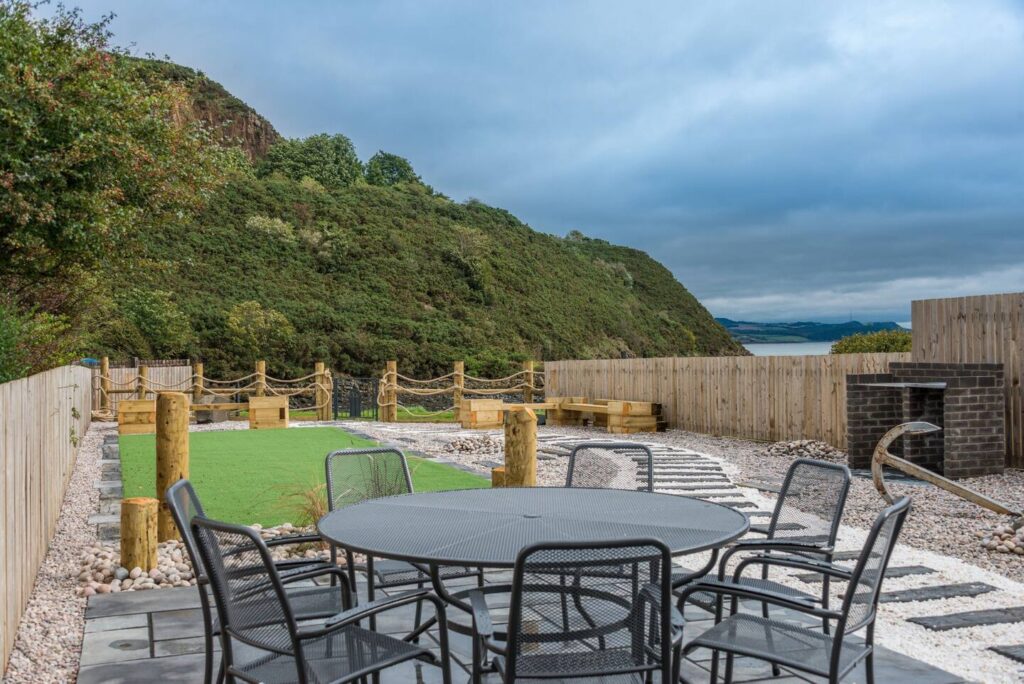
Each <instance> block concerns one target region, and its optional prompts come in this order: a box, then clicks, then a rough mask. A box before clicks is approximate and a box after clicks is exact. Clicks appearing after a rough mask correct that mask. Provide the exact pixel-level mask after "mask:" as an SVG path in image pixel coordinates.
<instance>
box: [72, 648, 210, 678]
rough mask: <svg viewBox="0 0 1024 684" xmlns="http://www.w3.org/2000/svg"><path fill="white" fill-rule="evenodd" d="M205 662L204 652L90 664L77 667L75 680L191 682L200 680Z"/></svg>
mask: <svg viewBox="0 0 1024 684" xmlns="http://www.w3.org/2000/svg"><path fill="white" fill-rule="evenodd" d="M205 662H206V658H205V656H204V655H203V654H202V653H199V654H189V655H181V656H171V657H167V658H147V659H145V660H131V661H128V662H122V663H107V664H105V665H93V666H91V667H83V668H81V669H80V670H79V672H78V684H139V683H140V682H161V684H165V683H170V684H178V683H179V682H180V683H182V684H195V682H201V681H203V664H204V663H205Z"/></svg>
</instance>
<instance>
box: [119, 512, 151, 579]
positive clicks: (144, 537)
mask: <svg viewBox="0 0 1024 684" xmlns="http://www.w3.org/2000/svg"><path fill="white" fill-rule="evenodd" d="M159 503H160V502H158V501H157V500H156V499H153V498H150V497H143V496H139V497H134V498H130V499H122V500H121V566H122V567H125V568H128V569H129V570H132V569H133V568H142V571H143V572H149V571H150V570H153V569H154V568H156V566H157V561H156V549H157V544H158V543H159V542H158V541H157V531H156V528H157V509H158V507H159Z"/></svg>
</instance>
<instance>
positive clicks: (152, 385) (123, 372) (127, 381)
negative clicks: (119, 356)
mask: <svg viewBox="0 0 1024 684" xmlns="http://www.w3.org/2000/svg"><path fill="white" fill-rule="evenodd" d="M146 372H147V374H148V375H147V383H148V384H147V387H148V389H149V391H150V392H164V391H177V392H189V391H191V389H192V366H190V365H159V366H146ZM138 374H139V369H138V368H131V367H122V368H115V367H111V369H110V384H111V388H112V389H115V390H119V389H133V388H134V387H135V384H136V381H135V378H136V377H137V376H138ZM92 387H93V405H94V406H96V407H97V408H99V406H100V371H99V369H98V368H97V369H95V370H94V371H93V378H92ZM135 398H136V396H135V395H134V394H111V395H110V410H111V412H112V413H113V414H114V415H115V416H116V415H117V407H118V405H119V404H120V403H121V400H122V399H135Z"/></svg>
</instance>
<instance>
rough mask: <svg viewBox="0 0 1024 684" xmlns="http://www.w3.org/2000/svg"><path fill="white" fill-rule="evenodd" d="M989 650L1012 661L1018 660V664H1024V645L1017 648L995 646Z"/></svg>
mask: <svg viewBox="0 0 1024 684" xmlns="http://www.w3.org/2000/svg"><path fill="white" fill-rule="evenodd" d="M989 650H990V651H995V652H996V653H998V654H999V655H1001V656H1006V657H1007V658H1009V659H1010V660H1016V661H1017V662H1018V663H1024V644H1018V645H1017V646H993V647H992V648H990V649H989Z"/></svg>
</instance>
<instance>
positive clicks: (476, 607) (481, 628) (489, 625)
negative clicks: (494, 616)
mask: <svg viewBox="0 0 1024 684" xmlns="http://www.w3.org/2000/svg"><path fill="white" fill-rule="evenodd" d="M469 605H470V607H471V608H472V609H473V630H474V631H475V632H476V633H477V635H479V636H481V637H484V638H490V637H492V636H494V623H493V621H492V620H491V610H490V608H488V607H487V600H486V599H485V598H484V595H483V594H482V593H480V592H479V591H471V592H469Z"/></svg>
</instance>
